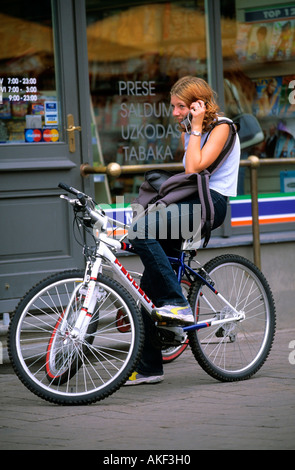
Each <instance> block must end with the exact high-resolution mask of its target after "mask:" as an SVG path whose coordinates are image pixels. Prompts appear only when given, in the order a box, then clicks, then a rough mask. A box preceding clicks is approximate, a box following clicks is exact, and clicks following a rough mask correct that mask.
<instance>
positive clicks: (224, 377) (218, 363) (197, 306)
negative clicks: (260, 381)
mask: <svg viewBox="0 0 295 470" xmlns="http://www.w3.org/2000/svg"><path fill="white" fill-rule="evenodd" d="M204 270H205V271H206V273H207V274H208V276H207V277H208V279H210V280H211V281H212V285H214V289H215V290H216V292H217V291H218V292H219V293H220V294H221V295H222V296H223V297H224V298H225V299H226V300H227V301H228V302H229V303H230V305H231V306H232V307H234V309H236V310H237V311H239V312H242V313H243V314H244V319H242V320H238V321H232V322H225V323H224V324H223V323H219V324H218V325H216V326H211V327H208V328H204V329H200V330H198V331H194V332H192V331H191V332H190V333H189V334H188V336H189V343H190V346H191V349H192V352H193V354H194V356H195V358H196V359H197V361H198V362H199V364H200V366H201V367H202V368H203V369H204V370H205V371H206V372H207V373H208V374H209V375H211V376H212V377H214V378H215V379H217V380H220V381H223V382H229V381H237V380H245V379H248V378H250V377H251V376H252V375H253V374H255V373H256V372H257V371H258V370H259V369H260V368H261V367H262V365H263V364H264V362H265V360H266V359H267V357H268V355H269V352H270V350H271V347H272V343H273V340H274V335H275V324H276V319H275V305H274V301H273V296H272V293H271V290H270V287H269V285H268V283H267V281H266V279H265V277H264V276H263V274H262V273H261V272H260V270H259V269H258V268H257V267H256V266H255V265H254V264H253V263H252V262H250V261H249V260H247V259H246V258H243V257H241V256H239V255H222V256H219V257H216V258H214V259H213V260H211V261H209V262H208V263H207V264H206V265H205V266H204ZM189 302H190V304H191V306H192V308H193V309H194V311H195V314H196V317H197V318H198V321H200V322H206V321H207V322H208V323H209V321H210V319H212V318H213V319H215V320H226V319H227V318H232V317H233V309H232V308H231V307H230V306H229V305H227V304H225V303H224V302H223V301H222V300H221V299H220V297H219V296H218V295H216V293H214V292H213V291H212V290H211V289H210V288H209V287H208V286H206V285H205V284H203V283H200V282H198V281H197V282H195V283H194V284H193V285H192V287H191V290H190V293H189Z"/></svg>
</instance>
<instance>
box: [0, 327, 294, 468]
mask: <svg viewBox="0 0 295 470" xmlns="http://www.w3.org/2000/svg"><path fill="white" fill-rule="evenodd" d="M292 342H293V343H292ZM294 391H295V329H292V330H289V331H288V330H279V331H278V332H277V334H276V339H275V343H274V346H273V350H272V352H271V355H270V356H269V359H268V360H267V362H266V363H265V365H264V366H263V368H262V369H261V370H260V371H259V372H258V373H257V374H256V375H255V376H254V377H253V378H252V379H250V380H248V381H245V382H237V383H225V384H223V383H219V382H217V381H215V380H214V379H212V378H211V377H209V376H208V375H207V374H206V373H205V372H204V371H203V370H202V369H201V368H200V367H199V365H198V364H197V362H196V361H195V359H194V358H193V356H192V353H191V351H190V350H189V349H187V350H186V351H185V352H184V353H183V355H182V356H180V357H179V358H178V359H177V360H176V361H174V362H173V363H171V364H167V365H166V366H165V380H164V382H162V383H161V384H157V385H140V386H136V387H123V388H121V389H120V390H119V391H118V392H116V393H115V394H113V395H112V396H110V397H108V398H107V399H105V400H103V401H101V402H98V403H96V404H94V405H90V406H86V407H60V406H57V405H52V404H49V403H47V402H45V401H43V400H41V399H39V398H38V397H36V396H35V395H33V394H32V393H30V392H29V391H28V390H27V389H26V388H25V387H24V386H23V385H22V384H21V383H20V381H19V380H18V378H17V377H16V376H15V375H14V374H13V372H12V369H11V367H10V366H9V365H2V366H0V403H1V418H0V420H1V421H0V449H1V450H70V449H73V450H74V449H77V450H82V449H84V450H87V449H88V450H100V451H101V453H102V454H103V452H104V451H105V453H106V452H107V451H109V450H112V451H118V452H117V453H115V454H114V452H113V455H120V451H123V450H124V451H132V450H149V451H152V450H153V451H156V450H158V451H160V450H162V451H163V450H165V451H166V453H167V451H169V450H170V451H171V452H172V451H175V450H177V451H179V450H182V451H185V450H187V451H191V450H224V449H228V450H229V449H230V450H237V449H238V450H248V449H254V450H257V449H261V450H271V449H282V450H290V449H293V450H294V449H295V394H294ZM129 454H130V455H132V453H131V452H129ZM182 454H184V452H182ZM125 455H126V454H125ZM127 455H128V452H127ZM124 463H125V462H124ZM166 463H167V462H166Z"/></svg>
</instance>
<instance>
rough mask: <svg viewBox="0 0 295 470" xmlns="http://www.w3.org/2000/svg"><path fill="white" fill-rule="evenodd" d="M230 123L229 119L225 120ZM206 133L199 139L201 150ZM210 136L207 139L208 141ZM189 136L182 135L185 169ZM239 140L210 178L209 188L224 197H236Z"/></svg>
mask: <svg viewBox="0 0 295 470" xmlns="http://www.w3.org/2000/svg"><path fill="white" fill-rule="evenodd" d="M220 119H227V118H224V117H219V118H218V120H220ZM227 121H230V119H227ZM207 135H208V132H206V133H205V134H202V137H201V148H202V147H203V145H204V142H205V141H206V137H207ZM210 137H211V136H210V135H209V137H208V139H210ZM189 139H190V134H187V133H185V135H184V147H185V153H184V156H183V166H184V167H185V157H186V150H187V146H188V143H189ZM240 154H241V148H240V139H239V137H237V139H236V142H235V145H234V148H233V149H232V151H231V153H230V154H229V156H228V157H227V159H226V160H225V162H224V163H223V164H222V165H221V167H220V168H219V169H218V170H217V171H216V172H215V173H214V174H213V175H212V176H211V177H210V181H209V188H210V189H213V190H214V191H217V192H218V193H220V194H223V195H224V196H236V195H237V185H238V173H239V164H240Z"/></svg>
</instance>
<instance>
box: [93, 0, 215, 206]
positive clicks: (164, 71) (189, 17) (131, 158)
mask: <svg viewBox="0 0 295 470" xmlns="http://www.w3.org/2000/svg"><path fill="white" fill-rule="evenodd" d="M86 14H87V41H88V60H89V74H90V77H89V78H90V88H91V104H92V119H93V123H94V126H93V138H94V142H95V149H94V150H97V152H96V153H94V160H97V162H98V163H103V164H105V165H107V164H108V163H110V162H117V163H119V164H120V165H145V164H151V163H152V164H157V163H173V162H179V161H181V159H182V156H183V151H182V149H181V148H180V132H179V130H178V128H177V125H176V123H175V122H174V121H173V118H172V115H171V114H172V113H171V110H170V97H169V92H170V89H171V86H172V85H173V84H174V83H175V81H176V80H177V79H178V78H179V77H181V76H183V75H197V76H199V77H202V78H204V79H205V80H207V49H206V14H205V4H204V0H198V1H192V0H186V1H172V2H165V1H164V2H163V1H162V2H161V1H159V2H157V3H155V2H147V1H145V2H144V1H142V2H140V1H139V2H132V1H129V2H120V1H115V2H109V3H106V2H103V1H95V2H94V1H91V0H86ZM141 181H142V174H138V175H136V176H135V177H134V176H125V177H120V178H110V179H109V184H110V189H111V194H112V197H113V199H114V198H115V196H117V195H123V194H124V198H125V202H129V201H130V200H132V199H133V198H134V195H136V194H137V192H138V186H139V185H140V183H141Z"/></svg>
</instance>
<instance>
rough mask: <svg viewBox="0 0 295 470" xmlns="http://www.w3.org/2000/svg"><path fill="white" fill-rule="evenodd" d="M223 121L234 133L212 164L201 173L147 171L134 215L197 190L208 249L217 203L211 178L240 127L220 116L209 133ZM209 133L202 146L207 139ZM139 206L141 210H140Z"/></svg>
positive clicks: (187, 195)
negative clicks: (211, 185)
mask: <svg viewBox="0 0 295 470" xmlns="http://www.w3.org/2000/svg"><path fill="white" fill-rule="evenodd" d="M220 124H228V125H229V126H230V130H231V132H230V133H229V136H228V138H227V141H226V143H225V146H224V148H223V150H222V152H221V153H220V155H219V156H218V157H217V159H216V160H215V161H214V162H213V163H212V164H211V165H210V167H208V168H206V169H205V170H203V171H202V172H200V173H185V172H184V171H183V172H181V173H177V174H175V175H173V174H171V173H169V172H167V171H165V170H150V171H148V172H146V173H145V181H144V182H143V183H142V185H141V186H140V188H139V195H138V197H137V198H136V199H135V200H134V201H133V202H132V204H131V206H132V208H133V215H134V218H138V217H141V216H142V215H143V213H142V208H143V209H144V214H146V213H147V212H148V211H149V210H152V209H153V208H154V207H155V205H158V204H164V205H165V206H168V205H169V204H173V203H177V202H179V201H181V200H184V199H186V198H187V197H189V196H192V195H193V194H195V193H196V192H198V194H199V198H200V201H201V214H202V219H201V234H202V237H203V238H204V244H203V247H204V248H205V247H206V246H207V244H208V242H209V240H210V236H211V230H212V226H213V223H214V205H213V202H212V198H211V193H210V189H209V180H210V177H211V175H213V173H215V172H216V171H217V170H218V169H219V168H220V166H221V165H222V164H223V163H224V161H225V160H226V159H227V157H228V156H229V154H230V153H231V151H232V149H233V147H234V145H235V141H236V138H237V127H236V126H235V124H234V123H233V122H232V121H230V120H225V119H221V120H220V121H218V122H217V123H215V124H214V126H213V127H212V129H211V130H210V132H211V131H212V130H213V128H214V127H215V126H218V125H220ZM210 132H209V133H208V135H207V138H206V141H205V142H204V144H203V145H205V143H206V142H207V139H208V137H209V134H210ZM139 209H141V212H140V210H139ZM138 211H139V212H138Z"/></svg>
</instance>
